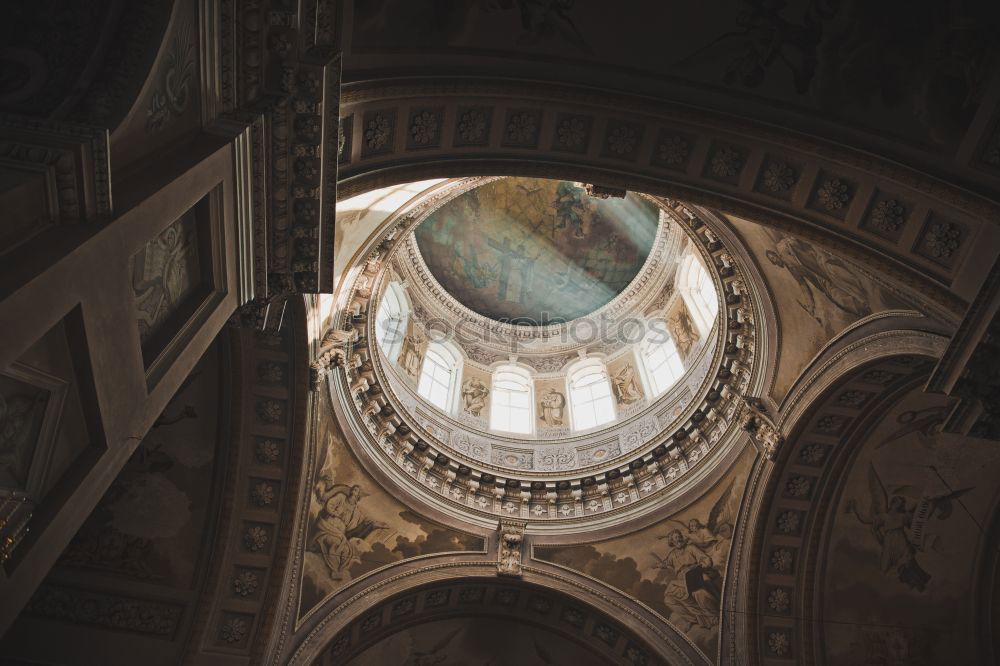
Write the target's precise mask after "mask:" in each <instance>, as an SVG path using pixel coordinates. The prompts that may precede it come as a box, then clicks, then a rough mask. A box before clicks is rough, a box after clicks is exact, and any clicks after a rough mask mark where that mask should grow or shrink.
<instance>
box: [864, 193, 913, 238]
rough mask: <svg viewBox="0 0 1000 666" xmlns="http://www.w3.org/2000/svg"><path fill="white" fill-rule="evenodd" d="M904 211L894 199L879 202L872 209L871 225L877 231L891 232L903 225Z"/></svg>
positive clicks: (901, 205)
mask: <svg viewBox="0 0 1000 666" xmlns="http://www.w3.org/2000/svg"><path fill="white" fill-rule="evenodd" d="M905 215H906V209H905V208H904V207H903V204H901V203H899V202H898V201H896V200H895V199H885V200H883V201H879V202H878V204H876V205H875V208H874V209H872V214H871V225H872V226H873V227H875V228H876V229H878V230H879V231H885V232H892V231H897V230H899V227H901V226H902V225H903V217H905Z"/></svg>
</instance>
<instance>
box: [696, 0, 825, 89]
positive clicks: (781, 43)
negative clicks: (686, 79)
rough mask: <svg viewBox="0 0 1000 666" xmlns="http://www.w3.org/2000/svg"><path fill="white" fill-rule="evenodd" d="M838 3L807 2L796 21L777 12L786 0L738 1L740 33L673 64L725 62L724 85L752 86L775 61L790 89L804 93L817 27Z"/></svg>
mask: <svg viewBox="0 0 1000 666" xmlns="http://www.w3.org/2000/svg"><path fill="white" fill-rule="evenodd" d="M839 4H840V3H839V0H813V1H812V2H811V3H809V6H808V7H807V9H806V11H805V13H804V14H803V16H802V18H801V22H794V21H791V20H788V18H786V17H785V16H784V15H783V13H784V11H785V10H786V9H787V8H788V5H789V3H788V2H787V1H786V0H743V2H742V5H743V6H742V8H741V9H740V12H739V14H738V15H737V17H736V23H737V25H739V27H740V29H739V30H735V31H732V32H728V33H726V34H724V35H721V36H720V37H718V38H716V39H715V40H713V41H712V42H711V43H709V44H707V45H706V46H704V47H702V48H700V49H698V50H697V51H696V52H695V53H693V54H691V55H690V56H687V57H686V58H684V59H683V60H681V61H680V62H678V63H677V64H678V65H681V66H689V65H692V64H694V63H697V62H699V61H702V62H704V61H713V60H720V59H728V63H727V65H726V73H725V82H726V83H727V84H728V85H736V84H742V85H743V86H745V87H747V88H756V87H757V86H759V85H760V84H761V83H763V82H764V79H765V77H766V75H767V71H768V70H769V69H771V66H772V65H774V64H775V63H782V64H783V65H784V66H785V67H787V68H788V70H789V72H790V73H791V74H792V80H793V83H794V85H795V91H796V92H797V93H799V94H803V93H805V92H806V91H808V90H809V87H810V85H811V84H812V80H813V77H814V76H815V74H816V69H817V66H818V64H819V55H818V47H819V44H820V42H821V41H822V37H823V23H824V22H825V21H827V20H829V19H831V18H833V17H834V16H836V14H837V10H838V9H839Z"/></svg>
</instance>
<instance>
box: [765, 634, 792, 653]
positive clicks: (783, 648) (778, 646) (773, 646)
mask: <svg viewBox="0 0 1000 666" xmlns="http://www.w3.org/2000/svg"><path fill="white" fill-rule="evenodd" d="M789 643H790V641H789V640H788V634H786V633H785V632H783V631H774V632H771V634H770V635H769V636H768V637H767V647H768V648H769V649H770V650H771V652H773V653H774V654H776V655H778V656H779V657H781V656H783V655H786V654H788V648H789Z"/></svg>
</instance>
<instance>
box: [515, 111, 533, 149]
mask: <svg viewBox="0 0 1000 666" xmlns="http://www.w3.org/2000/svg"><path fill="white" fill-rule="evenodd" d="M537 131H538V124H537V123H536V122H535V116H533V115H532V114H530V113H515V114H514V115H513V116H511V119H510V121H509V122H508V123H507V140H508V141H513V142H515V143H531V142H532V141H534V139H535V132H537Z"/></svg>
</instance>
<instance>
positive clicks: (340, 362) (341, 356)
mask: <svg viewBox="0 0 1000 666" xmlns="http://www.w3.org/2000/svg"><path fill="white" fill-rule="evenodd" d="M358 338H359V334H358V331H357V329H353V328H352V329H351V330H348V331H345V330H341V329H338V328H331V329H330V330H329V331H327V332H326V334H325V335H324V336H323V339H322V340H321V341H320V343H319V350H318V351H317V353H316V360H315V361H313V362H312V363H311V364H310V365H309V380H310V385H311V387H312V390H313V391H319V390H320V389H321V388H322V387H323V382H324V380H325V379H326V376H327V374H328V373H329V372H330V370H332V369H333V368H339V367H342V366H345V365H347V362H348V355H349V354H350V351H351V348H352V345H353V344H354V343H355V342H357V341H358ZM360 360H361V359H360V358H359V359H358V361H360Z"/></svg>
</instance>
